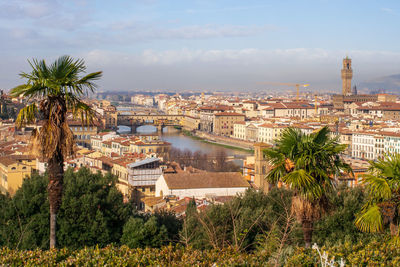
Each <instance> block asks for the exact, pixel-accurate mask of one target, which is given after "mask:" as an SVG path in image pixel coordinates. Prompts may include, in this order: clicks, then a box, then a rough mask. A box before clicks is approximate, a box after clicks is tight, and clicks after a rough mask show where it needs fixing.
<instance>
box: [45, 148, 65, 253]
mask: <svg viewBox="0 0 400 267" xmlns="http://www.w3.org/2000/svg"><path fill="white" fill-rule="evenodd" d="M47 163H48V167H47V171H48V174H49V185H48V187H47V190H48V193H49V202H50V249H52V248H55V247H56V226H57V212H58V210H59V208H60V206H61V198H62V190H63V175H64V157H63V155H62V153H61V150H60V149H57V151H56V152H55V154H54V156H53V157H52V158H50V159H49V160H48V162H47Z"/></svg>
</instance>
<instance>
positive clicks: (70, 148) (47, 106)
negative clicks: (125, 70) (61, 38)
mask: <svg viewBox="0 0 400 267" xmlns="http://www.w3.org/2000/svg"><path fill="white" fill-rule="evenodd" d="M28 62H29V64H30V66H31V67H32V71H31V72H30V73H25V72H22V73H20V76H21V77H22V78H24V79H26V83H25V84H23V85H20V86H17V87H15V88H13V89H12V90H11V95H12V96H14V97H24V98H25V100H26V101H27V103H28V105H27V106H26V107H24V108H23V109H21V110H20V112H19V114H18V117H17V120H16V124H17V127H22V126H24V125H26V124H29V123H33V122H35V121H36V120H37V118H39V117H40V118H42V119H43V122H44V124H43V125H42V127H41V128H40V129H38V130H35V131H33V132H32V144H33V150H34V153H35V154H36V155H37V156H38V157H39V158H41V159H42V160H45V161H47V173H48V177H49V185H48V194H49V202H50V248H55V246H56V218H57V211H58V209H59V208H60V205H61V198H62V190H63V174H64V159H65V158H66V157H69V156H72V155H73V153H74V138H73V134H72V131H71V130H70V128H69V126H68V124H67V114H68V113H69V112H71V114H72V115H73V116H74V117H75V118H77V117H79V118H80V119H81V120H82V124H90V123H91V122H92V120H93V117H94V112H93V110H92V109H91V108H90V107H89V106H88V105H87V104H86V103H85V102H83V101H82V98H84V97H85V96H87V94H88V93H89V92H94V89H95V88H96V84H94V81H95V80H98V79H99V78H100V77H101V75H102V72H100V71H99V72H94V73H90V74H87V75H85V76H83V74H85V72H86V66H85V64H84V61H83V60H82V59H77V60H74V59H72V58H71V57H69V56H62V57H60V58H58V59H57V60H56V61H54V62H53V63H52V64H51V65H47V64H46V62H45V61H44V60H40V61H39V60H36V59H34V60H32V61H28Z"/></svg>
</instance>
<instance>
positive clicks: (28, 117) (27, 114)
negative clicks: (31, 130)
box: [15, 103, 38, 128]
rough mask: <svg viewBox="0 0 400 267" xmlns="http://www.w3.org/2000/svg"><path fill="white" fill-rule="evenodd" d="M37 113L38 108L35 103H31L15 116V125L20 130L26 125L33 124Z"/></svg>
mask: <svg viewBox="0 0 400 267" xmlns="http://www.w3.org/2000/svg"><path fill="white" fill-rule="evenodd" d="M37 113H38V108H37V106H36V103H32V104H30V105H28V106H26V107H24V108H22V109H21V110H20V111H19V113H18V116H17V119H16V121H15V122H16V124H17V127H18V128H20V127H22V126H24V125H26V124H29V123H33V122H35V120H36V115H37Z"/></svg>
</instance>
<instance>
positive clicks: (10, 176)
mask: <svg viewBox="0 0 400 267" xmlns="http://www.w3.org/2000/svg"><path fill="white" fill-rule="evenodd" d="M35 169H36V159H35V158H34V157H32V156H27V155H11V156H6V157H0V192H1V193H6V192H8V193H10V195H14V194H15V192H16V191H17V189H18V188H19V187H21V185H22V182H23V181H24V179H25V178H26V177H30V176H31V174H32V171H34V170H35Z"/></svg>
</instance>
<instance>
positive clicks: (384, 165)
mask: <svg viewBox="0 0 400 267" xmlns="http://www.w3.org/2000/svg"><path fill="white" fill-rule="evenodd" d="M370 164H371V166H370V169H369V174H367V175H365V176H364V177H363V184H364V186H365V188H366V190H367V192H368V199H367V201H366V203H365V205H364V207H363V209H362V211H361V212H360V213H359V214H358V216H357V219H356V221H355V224H356V226H357V227H358V228H359V229H360V230H362V231H365V232H382V231H383V229H384V225H385V224H389V225H390V232H391V234H392V235H397V234H398V224H399V223H400V208H399V207H400V154H391V155H385V157H384V158H382V159H379V160H377V161H376V162H370Z"/></svg>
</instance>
